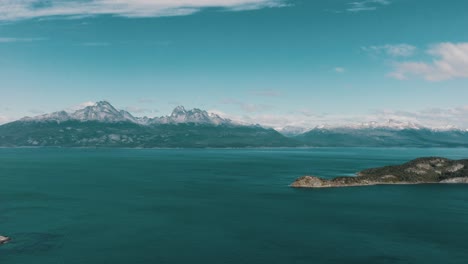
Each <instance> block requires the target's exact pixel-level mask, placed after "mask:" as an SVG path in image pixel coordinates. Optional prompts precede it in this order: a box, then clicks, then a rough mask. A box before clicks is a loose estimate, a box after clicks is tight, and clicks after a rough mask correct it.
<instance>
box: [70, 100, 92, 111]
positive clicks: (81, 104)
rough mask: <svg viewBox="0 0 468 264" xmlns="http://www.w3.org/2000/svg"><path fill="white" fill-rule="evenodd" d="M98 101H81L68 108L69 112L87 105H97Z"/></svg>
mask: <svg viewBox="0 0 468 264" xmlns="http://www.w3.org/2000/svg"><path fill="white" fill-rule="evenodd" d="M95 104H96V102H91V101H87V102H83V103H79V104H77V105H74V106H71V107H69V108H67V109H66V111H67V112H75V111H76V110H80V109H83V108H85V107H87V106H92V105H95Z"/></svg>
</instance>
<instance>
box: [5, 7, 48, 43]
mask: <svg viewBox="0 0 468 264" xmlns="http://www.w3.org/2000/svg"><path fill="white" fill-rule="evenodd" d="M0 6H1V4H0ZM0 12H1V11H0ZM40 40H44V39H43V38H11V37H0V43H14V42H33V41H40Z"/></svg>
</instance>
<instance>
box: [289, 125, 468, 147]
mask: <svg viewBox="0 0 468 264" xmlns="http://www.w3.org/2000/svg"><path fill="white" fill-rule="evenodd" d="M293 138H294V139H296V140H297V141H299V142H301V143H302V144H304V145H307V146H314V147H468V132H466V131H460V130H449V131H435V130H430V129H403V130H397V129H385V128H373V129H349V128H337V129H313V130H311V131H309V132H306V133H304V134H301V135H298V136H295V137H293Z"/></svg>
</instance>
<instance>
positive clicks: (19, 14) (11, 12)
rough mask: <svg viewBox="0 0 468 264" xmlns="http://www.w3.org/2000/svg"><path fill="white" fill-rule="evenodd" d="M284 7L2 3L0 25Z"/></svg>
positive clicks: (248, 2) (265, 0)
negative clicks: (212, 8) (18, 22)
mask: <svg viewBox="0 0 468 264" xmlns="http://www.w3.org/2000/svg"><path fill="white" fill-rule="evenodd" d="M283 6H286V3H285V0H133V1H129V0H87V1H82V0H70V1H63V0H1V1H0V21H15V20H22V19H31V18H47V17H58V16H60V17H66V18H70V17H74V18H76V17H78V18H79V17H82V16H93V15H116V16H123V17H161V16H181V15H189V14H193V13H196V12H198V11H200V10H202V9H204V8H210V7H214V8H222V9H225V10H232V11H239V10H251V9H260V8H268V7H283Z"/></svg>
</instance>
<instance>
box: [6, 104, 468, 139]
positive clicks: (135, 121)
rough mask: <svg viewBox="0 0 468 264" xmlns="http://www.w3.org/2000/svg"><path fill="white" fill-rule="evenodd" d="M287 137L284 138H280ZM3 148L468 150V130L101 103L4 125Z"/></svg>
mask: <svg viewBox="0 0 468 264" xmlns="http://www.w3.org/2000/svg"><path fill="white" fill-rule="evenodd" d="M280 132H281V133H280ZM0 146H3V147H19V146H54V147H132V148H136V147H139V148H154V147H165V148H182V147H193V148H204V147H218V148H219V147H239V148H240V147H468V131H466V130H459V129H450V128H449V129H445V130H434V129H430V128H426V127H423V126H420V125H418V124H414V123H409V122H400V121H397V120H388V121H387V122H384V123H377V122H371V123H362V124H357V125H349V126H341V127H330V126H317V127H315V128H313V129H310V130H305V129H304V128H298V127H285V128H283V129H281V130H278V131H276V130H274V129H272V128H266V127H262V126H260V125H246V124H240V123H237V122H234V121H232V120H230V119H226V118H223V117H220V116H219V115H216V114H213V113H208V112H207V111H204V110H201V109H197V108H195V109H191V110H186V109H185V108H184V107H183V106H178V107H176V108H175V109H174V110H173V111H172V113H171V115H168V116H162V117H154V118H148V117H135V116H133V115H132V114H131V113H129V112H127V111H124V110H118V109H116V108H115V107H114V106H112V105H111V104H110V103H108V102H106V101H100V102H97V103H95V104H94V105H91V106H86V107H84V108H82V109H79V110H76V111H74V112H67V111H59V112H54V113H50V114H44V115H39V116H35V117H25V118H22V119H20V120H17V121H14V122H11V123H7V124H4V125H1V126H0Z"/></svg>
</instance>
